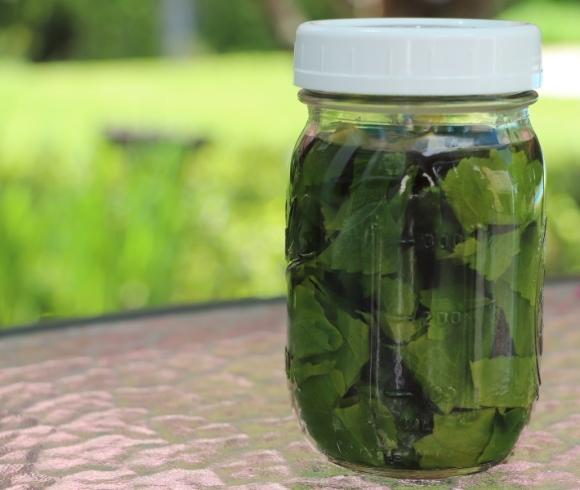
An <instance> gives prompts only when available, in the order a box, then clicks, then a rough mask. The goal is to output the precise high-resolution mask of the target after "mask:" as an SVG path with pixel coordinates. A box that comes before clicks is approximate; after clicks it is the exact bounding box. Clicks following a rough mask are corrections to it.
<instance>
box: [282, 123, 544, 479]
mask: <svg viewBox="0 0 580 490" xmlns="http://www.w3.org/2000/svg"><path fill="white" fill-rule="evenodd" d="M527 136H528V137H527V138H523V139H522V138H520V139H518V140H517V143H511V142H508V143H505V142H504V141H503V140H502V138H501V137H500V136H499V135H498V132H497V131H495V130H494V129H493V128H487V127H480V126H453V125H451V126H437V127H428V128H422V129H421V128H419V129H416V130H410V129H409V127H408V126H407V125H401V126H384V125H367V126H360V125H356V126H355V125H349V124H340V125H337V126H336V127H335V128H333V129H332V130H329V131H327V132H314V131H307V132H306V134H305V135H304V136H303V138H302V139H301V141H300V142H299V144H298V147H297V151H296V153H295V158H294V160H293V164H292V169H291V185H290V190H289V195H288V201H287V230H286V253H287V260H288V264H289V265H288V268H287V280H288V292H289V299H288V308H289V337H288V347H287V352H286V370H287V376H288V380H289V384H290V389H291V392H292V396H293V401H294V406H295V409H296V411H297V413H298V415H299V418H300V420H301V423H302V426H303V428H304V430H305V431H306V432H307V433H308V434H309V435H310V437H311V438H312V439H313V440H314V442H315V443H316V445H317V446H318V447H319V448H320V450H321V451H322V452H324V453H325V454H326V455H327V456H328V457H329V458H331V459H332V460H334V461H336V462H338V463H341V464H346V465H349V466H353V467H358V468H360V469H367V470H369V471H378V472H384V473H386V474H398V473H396V471H403V472H405V471H407V472H409V473H408V474H409V475H412V474H413V471H415V470H423V471H425V470H428V471H431V472H432V474H433V475H435V476H437V475H438V474H439V473H438V472H443V473H441V475H444V474H445V471H446V470H453V469H463V470H466V469H467V471H465V472H468V471H471V470H475V469H477V468H482V467H485V466H486V465H490V464H495V463H497V462H500V461H501V460H503V459H504V458H505V457H506V456H507V455H508V454H509V452H510V451H511V450H512V448H513V446H514V444H515V442H516V440H517V438H518V436H519V433H520V432H521V430H522V428H523V426H524V425H525V424H526V422H527V421H528V418H529V415H530V410H531V408H532V405H533V402H534V400H535V399H536V397H537V394H538V387H539V383H540V379H539V371H538V359H539V355H540V350H541V309H542V304H541V284H542V280H543V253H542V252H543V241H544V231H543V230H544V229H545V227H544V219H545V216H544V208H543V164H542V155H541V151H540V147H539V145H538V142H537V140H536V139H535V136H534V135H533V133H531V132H530V133H529V134H528V135H527ZM504 139H505V138H504ZM391 470H392V471H391ZM389 472H390V473H389ZM450 474H451V473H450Z"/></svg>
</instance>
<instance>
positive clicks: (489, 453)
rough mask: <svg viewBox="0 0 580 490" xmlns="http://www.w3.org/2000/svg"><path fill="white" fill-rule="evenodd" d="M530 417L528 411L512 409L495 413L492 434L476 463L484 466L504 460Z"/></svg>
mask: <svg viewBox="0 0 580 490" xmlns="http://www.w3.org/2000/svg"><path fill="white" fill-rule="evenodd" d="M529 417H530V412H529V410H526V409H524V408H513V409H511V410H507V411H506V412H505V413H503V414H502V413H499V411H498V413H496V415H495V420H494V425H493V434H492V436H491V439H490V441H489V443H488V445H487V447H486V448H485V450H484V451H483V453H482V454H481V455H480V456H479V459H478V463H480V464H485V463H491V462H495V463H497V462H498V461H502V460H503V459H505V458H506V457H507V456H508V455H509V453H510V451H511V450H512V449H513V447H514V446H515V444H516V441H517V439H518V437H519V435H520V433H521V431H522V429H523V428H524V426H525V425H526V423H527V421H528V419H529Z"/></svg>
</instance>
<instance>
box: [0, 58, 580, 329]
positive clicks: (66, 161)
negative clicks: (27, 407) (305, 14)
mask: <svg viewBox="0 0 580 490" xmlns="http://www.w3.org/2000/svg"><path fill="white" fill-rule="evenodd" d="M0 107H2V110H1V111H0V185H1V187H0V189H1V191H0V238H1V239H0V271H2V274H0V325H12V324H22V323H28V322H32V321H35V320H37V319H38V318H54V317H71V316H85V315H95V314H100V313H103V312H109V311H116V310H121V309H128V308H140V307H143V306H156V305H163V304H168V303H174V304H175V303H185V302H193V301H204V300H209V299H224V298H234V297H244V296H272V295H280V294H283V292H284V263H283V239H284V233H283V223H284V198H285V190H286V182H287V175H288V161H289V157H290V153H291V150H292V146H293V144H294V141H295V139H296V137H297V135H298V133H299V131H300V129H301V127H302V125H303V124H304V121H305V117H306V113H305V109H304V107H303V106H301V104H299V103H298V102H297V100H296V89H295V88H294V87H293V86H292V84H291V59H290V56H289V55H286V54H259V55H258V54H256V55H230V56H222V57H207V58H203V59H199V60H196V61H195V62H192V63H176V62H167V61H165V62H164V61H146V62H145V61H134V62H101V63H67V64H50V65H40V66H33V65H26V64H16V63H14V64H7V63H4V64H3V65H2V77H1V78H0ZM533 113H534V123H535V127H536V129H537V131H538V133H539V134H540V137H541V140H542V142H543V144H544V148H545V153H546V158H547V160H548V163H549V180H548V182H549V186H550V201H549V206H550V217H551V227H550V253H549V271H550V272H551V273H552V274H562V273H568V274H570V273H578V272H580V252H579V250H580V226H578V225H579V224H580V206H579V205H580V188H578V186H576V185H575V184H574V182H575V180H576V179H577V178H578V177H580V165H579V163H578V162H580V138H578V136H577V134H578V129H579V128H580V124H579V122H578V116H577V115H578V114H579V113H580V100H573V101H570V100H548V99H546V100H542V101H541V102H539V103H538V104H537V105H536V106H535V107H534V109H533ZM111 127H123V128H133V129H139V128H141V129H143V130H150V129H153V130H155V131H158V132H162V133H163V132H165V133H167V134H169V135H171V137H169V138H167V141H165V142H164V143H161V144H148V143H141V144H136V145H132V146H130V147H124V146H122V145H111V144H109V143H106V142H105V140H104V137H103V132H104V130H105V129H106V128H111ZM200 135H201V136H205V137H207V138H208V139H209V140H210V144H209V145H207V146H206V147H204V148H202V149H201V150H196V151H193V150H188V149H187V148H185V147H184V146H183V145H182V144H180V143H179V140H180V138H183V137H189V136H200Z"/></svg>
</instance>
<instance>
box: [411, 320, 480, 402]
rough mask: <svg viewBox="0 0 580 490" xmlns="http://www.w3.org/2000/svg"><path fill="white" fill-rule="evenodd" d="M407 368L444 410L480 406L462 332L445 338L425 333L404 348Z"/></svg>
mask: <svg viewBox="0 0 580 490" xmlns="http://www.w3.org/2000/svg"><path fill="white" fill-rule="evenodd" d="M403 359H404V361H405V365H406V366H407V368H408V369H409V370H410V371H411V372H412V373H413V375H414V377H415V379H416V380H417V381H418V382H419V383H420V385H421V388H422V390H423V392H424V393H425V395H426V396H427V397H428V398H430V399H431V401H433V403H435V404H436V405H437V407H439V409H440V410H441V411H442V412H443V413H449V412H451V410H453V409H454V408H478V405H477V404H476V403H475V399H474V389H473V385H472V382H471V375H470V372H469V355H468V352H467V351H466V349H465V341H464V340H463V336H462V335H461V332H459V335H458V336H457V338H456V337H454V336H448V337H446V338H444V339H442V340H435V339H430V338H428V337H427V335H422V336H421V337H419V338H418V339H416V340H413V341H412V342H409V344H408V345H407V346H406V347H405V349H404V351H403Z"/></svg>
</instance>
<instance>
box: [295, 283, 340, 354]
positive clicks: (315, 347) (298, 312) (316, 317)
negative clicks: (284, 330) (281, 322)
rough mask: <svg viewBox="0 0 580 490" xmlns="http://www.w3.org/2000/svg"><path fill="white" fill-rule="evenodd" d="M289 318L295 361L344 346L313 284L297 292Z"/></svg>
mask: <svg viewBox="0 0 580 490" xmlns="http://www.w3.org/2000/svg"><path fill="white" fill-rule="evenodd" d="M288 314H289V317H290V322H289V335H288V350H289V351H290V354H291V355H292V356H293V357H294V358H296V359H303V358H305V357H309V356H313V355H318V354H323V353H326V352H333V351H336V350H337V349H338V348H339V347H340V346H341V345H342V343H343V338H342V335H341V332H340V331H339V330H337V328H336V327H335V326H333V325H332V323H330V321H329V320H328V319H327V318H326V316H325V314H324V311H323V309H322V307H321V306H320V304H319V303H318V301H317V300H316V298H315V296H314V286H313V285H312V283H311V282H310V281H307V282H305V283H303V284H301V285H298V286H296V287H295V288H294V289H293V291H292V294H291V296H290V298H289V303H288Z"/></svg>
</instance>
